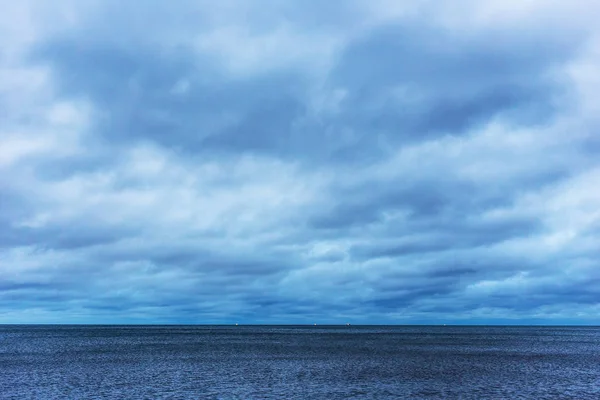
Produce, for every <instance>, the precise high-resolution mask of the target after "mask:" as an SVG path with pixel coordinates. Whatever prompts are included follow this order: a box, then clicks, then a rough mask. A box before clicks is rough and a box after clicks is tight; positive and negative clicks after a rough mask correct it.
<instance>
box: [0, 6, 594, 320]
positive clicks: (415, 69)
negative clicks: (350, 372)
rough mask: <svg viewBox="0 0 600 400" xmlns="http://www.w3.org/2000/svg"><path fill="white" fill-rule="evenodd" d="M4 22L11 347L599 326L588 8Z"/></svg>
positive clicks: (60, 11) (0, 53) (14, 17)
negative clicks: (364, 330) (205, 336)
mask: <svg viewBox="0 0 600 400" xmlns="http://www.w3.org/2000/svg"><path fill="white" fill-rule="evenodd" d="M0 3H1V8H2V13H1V14H0V323H90V322H91V323H236V322H239V323H311V324H312V323H323V324H324V323H347V322H350V323H354V324H358V323H394V324H396V323H397V324H405V323H552V324H554V323H583V324H589V323H592V324H594V323H600V73H599V71H600V28H598V26H597V20H598V17H599V15H600V4H599V3H598V2H597V1H594V0H589V1H586V0H570V1H563V0H560V1H559V0H486V1H480V0H454V1H448V2H439V1H432V0H431V1H428V0H411V1H397V0H365V1H360V0H344V1H342V0H332V1H316V0H315V1H312V0H280V1H278V0H260V1H258V0H257V1H251V2H250V1H240V0H235V1H231V0H220V1H218V2H217V1H213V0H178V1H174V2H166V1H158V0H156V1H155V0H146V1H137V2H123V1H116V0H102V1H100V0H98V1H94V0H90V1H88V0H65V1H63V0H59V1H54V2H49V1H44V0H39V1H36V0H23V1H19V2H15V1H9V0H0Z"/></svg>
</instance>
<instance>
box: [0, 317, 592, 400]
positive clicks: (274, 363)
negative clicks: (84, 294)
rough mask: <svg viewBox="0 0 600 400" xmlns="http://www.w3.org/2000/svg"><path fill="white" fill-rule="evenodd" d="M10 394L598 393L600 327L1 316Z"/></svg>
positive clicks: (0, 345) (6, 393)
mask: <svg viewBox="0 0 600 400" xmlns="http://www.w3.org/2000/svg"><path fill="white" fill-rule="evenodd" d="M0 398H2V399H25V398H27V399H29V398H39V399H52V398H55V399H65V398H73V399H96V398H110V399H117V398H127V399H142V398H148V399H154V398H169V399H188V398H190V399H193V398H207V399H268V398H278V399H291V398H298V399H313V398H314V399H338V398H339V399H345V398H416V399H418V398H424V399H425V398H432V399H437V398H440V399H441V398H447V399H519V398H524V399H525V398H527V399H543V398H548V399H561V398H565V399H566V398H573V399H588V398H589V399H600V328H592V327H577V328H575V327H422V326H419V327H289V326H288V327H273V326H269V327H267V326H262V327H261V326H233V327H231V326H229V327H228V326H0Z"/></svg>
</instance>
